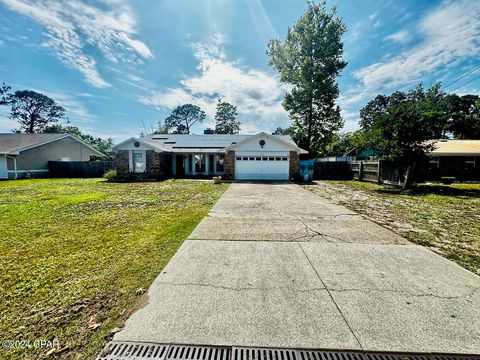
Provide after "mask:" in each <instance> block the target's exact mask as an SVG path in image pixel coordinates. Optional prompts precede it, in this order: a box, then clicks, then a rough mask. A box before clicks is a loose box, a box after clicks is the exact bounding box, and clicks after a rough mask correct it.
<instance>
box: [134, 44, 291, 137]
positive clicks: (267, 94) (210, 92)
mask: <svg viewBox="0 0 480 360" xmlns="http://www.w3.org/2000/svg"><path fill="white" fill-rule="evenodd" d="M223 41H224V39H223V38H222V37H219V36H216V37H214V39H213V41H212V42H211V43H208V44H203V43H202V44H198V43H197V44H194V45H192V49H193V52H194V56H195V57H196V59H197V60H198V65H197V70H198V74H196V75H193V76H190V77H185V78H184V79H183V80H181V81H180V84H179V86H177V87H173V88H168V89H165V90H163V91H156V92H153V93H152V94H151V95H150V96H146V97H141V98H140V101H141V102H143V103H144V104H147V105H151V106H154V107H158V108H167V109H173V108H175V107H176V106H178V105H182V104H184V103H193V104H196V105H198V106H200V107H201V108H202V109H203V110H204V111H205V112H206V113H207V115H208V116H209V118H210V121H211V119H213V117H214V115H215V106H216V103H217V100H218V99H219V98H222V99H224V100H225V101H228V102H230V103H232V104H234V105H235V106H237V107H238V112H239V120H240V121H242V132H255V131H259V130H273V129H274V128H275V127H276V126H286V125H288V122H287V120H286V119H287V116H286V112H285V110H284V109H283V108H282V105H281V100H282V99H283V96H284V94H285V87H283V85H282V84H281V83H280V81H279V79H278V77H277V76H275V75H271V74H269V73H267V72H265V71H262V70H257V69H252V68H249V67H248V66H246V65H245V64H244V63H243V62H242V61H241V60H235V61H233V60H228V59H227V56H226V54H225V53H224V51H223V48H222V44H223ZM205 125H206V126H209V125H213V124H212V123H211V122H210V123H207V124H205Z"/></svg>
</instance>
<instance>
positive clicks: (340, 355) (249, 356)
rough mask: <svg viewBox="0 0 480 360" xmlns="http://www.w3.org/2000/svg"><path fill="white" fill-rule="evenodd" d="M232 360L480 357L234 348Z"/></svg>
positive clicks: (473, 359) (470, 358)
mask: <svg viewBox="0 0 480 360" xmlns="http://www.w3.org/2000/svg"><path fill="white" fill-rule="evenodd" d="M231 360H480V356H477V355H455V354H409V353H380V352H364V351H362V352H360V351H338V350H337V351H328V350H295V349H269V348H251V347H234V348H233V357H232V359H231Z"/></svg>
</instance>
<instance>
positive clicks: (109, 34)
mask: <svg viewBox="0 0 480 360" xmlns="http://www.w3.org/2000/svg"><path fill="white" fill-rule="evenodd" d="M0 1H1V2H2V3H3V4H5V5H6V6H7V7H8V8H10V9H11V10H12V11H16V12H18V13H20V14H22V15H24V16H27V17H29V18H31V19H33V20H34V21H36V22H38V23H39V24H41V25H42V26H44V28H45V35H46V40H45V41H44V42H43V44H42V46H43V47H46V48H49V49H51V50H52V51H53V53H54V54H55V55H56V56H57V57H58V58H59V59H60V60H61V61H63V62H64V63H66V64H67V65H69V66H71V67H73V68H75V69H77V70H78V71H80V72H81V73H82V74H83V75H84V77H85V80H86V82H87V83H89V84H91V85H93V86H95V87H100V88H101V87H108V86H110V84H109V83H108V82H107V81H106V80H105V79H103V78H102V76H101V75H100V74H99V72H98V70H97V63H96V61H95V59H94V58H93V57H92V56H90V55H88V54H87V53H86V51H85V47H87V46H95V47H97V48H98V49H99V50H100V51H101V52H102V53H103V54H104V56H105V57H106V58H107V59H109V60H110V61H112V62H119V61H126V62H133V63H135V62H140V61H141V59H142V58H143V59H148V58H153V54H152V53H151V51H150V49H149V48H148V47H147V45H146V44H145V43H143V42H142V41H140V40H138V39H136V38H135V35H136V33H137V32H136V21H135V18H134V17H133V15H132V11H131V9H130V8H128V7H127V6H126V5H124V4H123V3H122V2H119V1H113V2H112V1H104V3H103V4H102V5H103V6H102V9H100V8H99V7H95V6H93V5H90V4H87V3H82V2H73V1H55V0H40V1H32V0H0ZM107 7H108V9H106V8H107Z"/></svg>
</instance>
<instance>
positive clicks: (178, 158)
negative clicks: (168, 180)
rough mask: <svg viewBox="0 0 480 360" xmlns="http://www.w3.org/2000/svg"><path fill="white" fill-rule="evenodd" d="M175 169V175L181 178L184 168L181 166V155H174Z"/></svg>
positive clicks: (183, 174)
mask: <svg viewBox="0 0 480 360" xmlns="http://www.w3.org/2000/svg"><path fill="white" fill-rule="evenodd" d="M175 161H176V162H177V163H176V166H175V167H176V169H177V177H179V178H182V177H184V176H185V169H184V167H183V155H177V156H175ZM187 163H188V162H187Z"/></svg>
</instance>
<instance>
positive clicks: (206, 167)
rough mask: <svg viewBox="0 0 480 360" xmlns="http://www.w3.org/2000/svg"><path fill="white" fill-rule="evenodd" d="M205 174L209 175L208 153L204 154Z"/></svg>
mask: <svg viewBox="0 0 480 360" xmlns="http://www.w3.org/2000/svg"><path fill="white" fill-rule="evenodd" d="M205 175H210V154H205Z"/></svg>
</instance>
